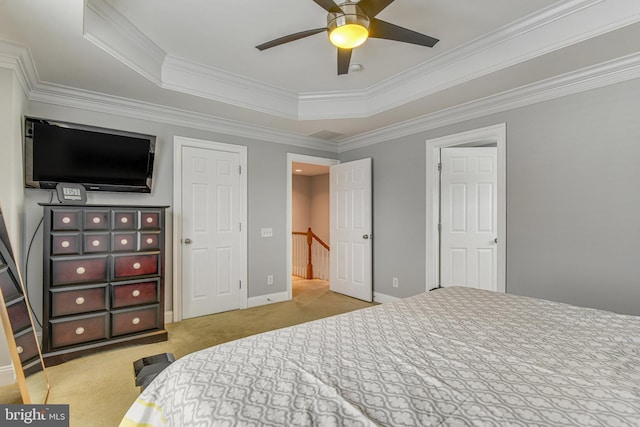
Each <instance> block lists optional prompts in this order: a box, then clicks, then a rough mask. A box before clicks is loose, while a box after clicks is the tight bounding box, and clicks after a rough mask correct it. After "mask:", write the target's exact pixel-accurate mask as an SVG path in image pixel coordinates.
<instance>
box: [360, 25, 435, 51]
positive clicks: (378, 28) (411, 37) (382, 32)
mask: <svg viewBox="0 0 640 427" xmlns="http://www.w3.org/2000/svg"><path fill="white" fill-rule="evenodd" d="M369 37H373V38H376V39H387V40H395V41H398V42H405V43H411V44H418V45H420V46H427V47H433V46H434V45H435V44H436V43H438V42H439V41H440V40H438V39H436V38H433V37H430V36H427V35H425V34H421V33H418V32H415V31H413V30H409V29H407V28H403V27H399V26H397V25H393V24H390V23H388V22H385V21H381V20H380V19H375V18H374V19H372V20H371V21H370V23H369Z"/></svg>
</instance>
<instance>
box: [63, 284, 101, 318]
mask: <svg viewBox="0 0 640 427" xmlns="http://www.w3.org/2000/svg"><path fill="white" fill-rule="evenodd" d="M107 290H108V288H107V285H106V284H104V285H100V286H92V287H87V286H74V287H72V288H58V289H51V316H53V317H59V316H66V315H69V314H79V313H88V312H91V311H99V310H108V309H109V296H108V293H107Z"/></svg>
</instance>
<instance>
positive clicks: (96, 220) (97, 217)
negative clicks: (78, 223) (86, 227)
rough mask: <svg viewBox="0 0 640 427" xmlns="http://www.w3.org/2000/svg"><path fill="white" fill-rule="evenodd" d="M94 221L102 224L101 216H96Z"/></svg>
mask: <svg viewBox="0 0 640 427" xmlns="http://www.w3.org/2000/svg"><path fill="white" fill-rule="evenodd" d="M92 221H93V223H94V224H100V221H102V220H101V219H100V217H99V216H94V217H93V220H92Z"/></svg>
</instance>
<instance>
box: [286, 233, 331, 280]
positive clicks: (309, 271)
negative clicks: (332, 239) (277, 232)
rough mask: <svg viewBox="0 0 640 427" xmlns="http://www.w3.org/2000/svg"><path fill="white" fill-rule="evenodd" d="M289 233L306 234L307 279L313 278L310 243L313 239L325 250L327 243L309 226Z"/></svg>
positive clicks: (327, 247) (327, 246) (327, 248)
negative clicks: (304, 229) (303, 229)
mask: <svg viewBox="0 0 640 427" xmlns="http://www.w3.org/2000/svg"><path fill="white" fill-rule="evenodd" d="M291 234H296V235H298V236H307V246H308V249H307V279H313V259H312V255H311V244H312V243H313V240H314V239H315V240H316V241H317V242H318V243H320V244H321V245H322V246H323V247H324V248H325V249H326V250H330V249H329V245H327V244H326V243H325V242H323V241H322V239H321V238H319V237H318V235H317V234H316V233H314V232H313V231H311V227H309V229H308V230H307V231H306V232H305V231H293V232H292V233H291Z"/></svg>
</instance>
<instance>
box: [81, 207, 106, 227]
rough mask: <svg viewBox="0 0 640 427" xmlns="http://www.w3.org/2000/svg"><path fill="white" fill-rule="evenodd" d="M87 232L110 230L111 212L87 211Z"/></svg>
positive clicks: (85, 217)
mask: <svg viewBox="0 0 640 427" xmlns="http://www.w3.org/2000/svg"><path fill="white" fill-rule="evenodd" d="M84 229H85V230H108V229H109V211H108V210H105V211H86V212H85V213H84Z"/></svg>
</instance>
